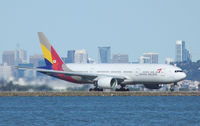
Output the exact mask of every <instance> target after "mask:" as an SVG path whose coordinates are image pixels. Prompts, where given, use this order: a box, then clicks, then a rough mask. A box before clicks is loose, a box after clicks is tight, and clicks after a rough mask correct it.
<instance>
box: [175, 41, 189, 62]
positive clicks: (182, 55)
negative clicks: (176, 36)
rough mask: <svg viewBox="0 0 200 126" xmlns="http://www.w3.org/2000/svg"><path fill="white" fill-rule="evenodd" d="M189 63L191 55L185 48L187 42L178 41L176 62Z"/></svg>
mask: <svg viewBox="0 0 200 126" xmlns="http://www.w3.org/2000/svg"><path fill="white" fill-rule="evenodd" d="M183 61H186V62H189V61H191V54H190V52H189V51H188V50H187V49H186V48H185V41H183V40H177V41H176V62H183Z"/></svg>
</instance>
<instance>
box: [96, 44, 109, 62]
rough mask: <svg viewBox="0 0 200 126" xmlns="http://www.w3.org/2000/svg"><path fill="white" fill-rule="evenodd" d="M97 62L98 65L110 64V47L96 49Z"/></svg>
mask: <svg viewBox="0 0 200 126" xmlns="http://www.w3.org/2000/svg"><path fill="white" fill-rule="evenodd" d="M98 49H99V52H98V62H99V63H110V62H111V51H110V47H98Z"/></svg>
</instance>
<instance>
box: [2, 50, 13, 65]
mask: <svg viewBox="0 0 200 126" xmlns="http://www.w3.org/2000/svg"><path fill="white" fill-rule="evenodd" d="M2 63H3V64H4V63H6V64H7V65H8V66H13V65H15V51H4V52H3V55H2Z"/></svg>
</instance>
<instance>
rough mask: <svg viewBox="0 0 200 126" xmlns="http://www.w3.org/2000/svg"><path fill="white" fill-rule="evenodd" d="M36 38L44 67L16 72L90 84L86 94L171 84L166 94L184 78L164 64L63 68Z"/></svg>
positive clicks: (43, 40)
mask: <svg viewBox="0 0 200 126" xmlns="http://www.w3.org/2000/svg"><path fill="white" fill-rule="evenodd" d="M38 36H39V40H40V45H41V48H42V52H43V57H44V60H45V64H46V66H43V67H37V68H26V67H21V66H18V67H17V68H18V69H32V70H36V71H38V72H40V73H43V74H46V75H48V76H52V77H55V78H58V79H62V80H65V81H69V82H72V83H76V84H93V85H94V88H90V89H89V91H103V89H115V91H129V89H128V88H126V85H135V84H143V85H144V86H145V87H146V88H148V89H160V88H161V87H162V86H161V85H163V84H171V87H170V90H171V91H174V87H175V85H176V84H177V82H179V81H182V80H184V79H185V78H186V74H185V73H184V72H183V71H182V70H181V69H180V68H178V67H176V66H172V65H166V64H75V63H74V64H64V62H63V61H62V59H61V58H60V57H59V55H58V54H57V52H56V51H55V49H54V48H53V46H52V45H51V44H50V42H49V41H48V39H47V38H46V36H45V35H44V34H43V33H42V32H38ZM172 83H173V84H172ZM119 86H120V88H119ZM117 87H118V88H117Z"/></svg>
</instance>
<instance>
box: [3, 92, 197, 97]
mask: <svg viewBox="0 0 200 126" xmlns="http://www.w3.org/2000/svg"><path fill="white" fill-rule="evenodd" d="M4 96H200V92H198V91H195V92H150V91H149V92H139V91H138V92H132V91H130V92H0V97H4Z"/></svg>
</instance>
